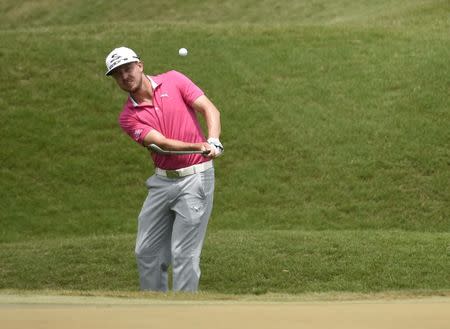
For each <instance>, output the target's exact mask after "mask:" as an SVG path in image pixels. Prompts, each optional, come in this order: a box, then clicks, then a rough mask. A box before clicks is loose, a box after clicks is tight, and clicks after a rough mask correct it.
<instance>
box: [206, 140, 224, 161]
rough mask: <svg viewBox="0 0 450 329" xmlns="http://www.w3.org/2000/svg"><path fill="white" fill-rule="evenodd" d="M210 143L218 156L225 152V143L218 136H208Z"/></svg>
mask: <svg viewBox="0 0 450 329" xmlns="http://www.w3.org/2000/svg"><path fill="white" fill-rule="evenodd" d="M208 144H209V145H211V146H214V149H215V151H216V158H217V157H219V156H221V155H222V154H223V145H222V143H221V142H220V140H219V139H218V138H208Z"/></svg>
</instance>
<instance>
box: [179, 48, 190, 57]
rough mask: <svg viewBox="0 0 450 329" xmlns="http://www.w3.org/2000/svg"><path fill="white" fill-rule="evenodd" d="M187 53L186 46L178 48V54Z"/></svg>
mask: <svg viewBox="0 0 450 329" xmlns="http://www.w3.org/2000/svg"><path fill="white" fill-rule="evenodd" d="M187 54H188V51H187V49H186V48H180V49H179V50H178V55H180V56H187Z"/></svg>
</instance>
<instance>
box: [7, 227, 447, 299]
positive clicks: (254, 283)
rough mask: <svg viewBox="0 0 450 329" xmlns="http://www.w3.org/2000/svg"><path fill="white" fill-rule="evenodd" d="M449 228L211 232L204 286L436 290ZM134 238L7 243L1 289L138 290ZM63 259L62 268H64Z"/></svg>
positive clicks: (442, 276)
mask: <svg viewBox="0 0 450 329" xmlns="http://www.w3.org/2000/svg"><path fill="white" fill-rule="evenodd" d="M449 238H450V234H448V233H441V234H435V233H415V232H414V233H411V232H400V231H398V232H396V231H393V232H385V231H362V232H361V231H339V232H337V231H322V232H317V231H262V230H260V231H257V232H251V231H218V232H214V233H211V234H209V235H208V238H207V241H206V245H207V248H205V251H204V254H203V262H204V265H203V269H202V282H201V290H202V291H208V292H211V293H227V294H263V293H286V294H298V293H311V292H316V293H322V292H358V293H373V292H383V291H389V290H428V291H432V290H440V289H449V288H450V287H449V286H448V282H447V284H444V282H445V281H446V278H447V277H448V266H446V264H447V263H446V262H447V261H448V256H449V255H448V252H449V250H448V242H449ZM133 243H134V236H133V235H131V234H123V235H117V236H90V237H83V238H67V239H53V240H49V239H45V240H32V241H26V242H15V243H4V244H3V245H2V249H1V251H0V258H1V259H3V266H2V268H1V269H0V289H8V288H15V289H25V290H36V289H48V290H64V289H69V290H80V291H86V290H87V291H90V290H101V291H102V290H103V291H108V290H112V291H136V290H138V289H139V287H138V280H137V270H136V265H135V262H134V259H133V257H134V254H133ZM62 264H65V266H61V265H62Z"/></svg>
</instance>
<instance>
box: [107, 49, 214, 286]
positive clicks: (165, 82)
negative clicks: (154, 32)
mask: <svg viewBox="0 0 450 329" xmlns="http://www.w3.org/2000/svg"><path fill="white" fill-rule="evenodd" d="M106 67H107V72H106V75H111V76H112V77H113V78H114V79H115V80H116V82H117V84H118V85H119V87H120V88H121V89H122V90H124V91H126V92H127V93H128V98H127V100H126V102H125V104H124V106H123V110H122V113H121V114H120V117H119V123H120V126H121V127H122V129H123V130H124V131H125V132H126V133H127V134H128V135H129V136H130V137H131V138H132V139H133V140H135V141H136V142H138V143H139V144H141V145H143V146H145V147H149V148H150V149H151V150H152V153H151V157H152V159H153V162H154V165H155V175H153V176H151V177H150V178H149V179H148V180H147V181H146V186H147V188H148V190H149V193H148V196H147V198H146V200H145V201H144V204H143V206H142V210H141V212H140V214H139V217H138V232H137V238H136V249H135V252H136V258H137V264H138V270H139V278H140V285H141V289H142V290H152V291H167V290H168V288H169V286H168V272H167V271H168V268H169V266H170V265H172V272H173V290H174V291H192V292H193V291H197V290H198V285H199V279H200V253H201V249H202V246H203V241H204V238H205V233H206V227H207V225H208V220H209V217H210V215H211V211H212V205H213V193H214V167H213V161H212V159H214V158H216V157H218V156H220V155H221V154H222V153H223V146H222V144H221V143H220V141H219V137H220V131H221V125H220V113H219V111H218V110H217V108H216V107H215V106H214V104H213V103H212V102H211V101H210V100H209V99H208V98H207V97H206V96H205V94H204V93H203V92H202V90H201V89H200V88H199V87H197V86H196V85H195V84H194V83H193V82H192V81H191V80H190V79H189V78H187V77H186V76H185V75H183V74H181V73H179V72H176V71H170V72H166V73H163V74H160V75H154V76H153V75H152V76H150V75H146V74H144V64H143V62H142V61H140V59H139V57H138V56H137V54H136V53H135V52H134V51H133V50H131V49H129V48H126V47H120V48H116V49H114V50H113V51H111V52H110V53H109V54H108V56H107V57H106ZM196 113H200V114H201V115H203V116H204V118H205V122H206V126H207V129H208V138H207V139H206V138H205V136H204V134H203V133H202V130H201V127H200V124H199V122H198V120H197V116H196ZM150 146H151V147H150ZM193 151H197V152H193ZM199 151H200V152H199Z"/></svg>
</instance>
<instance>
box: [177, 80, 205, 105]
mask: <svg viewBox="0 0 450 329" xmlns="http://www.w3.org/2000/svg"><path fill="white" fill-rule="evenodd" d="M171 74H172V76H173V78H174V81H175V82H176V85H177V87H178V89H179V90H180V93H181V96H182V97H183V99H184V101H185V102H186V104H188V105H189V106H191V105H192V103H194V102H195V100H196V99H197V98H199V97H200V96H202V95H203V94H204V92H203V90H201V89H200V88H199V87H198V86H197V85H196V84H195V83H193V82H192V81H191V80H190V79H189V78H188V77H187V76H185V75H184V74H182V73H180V72H178V71H171Z"/></svg>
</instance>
